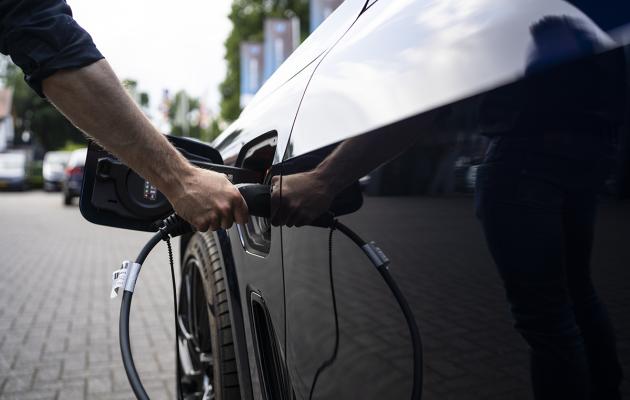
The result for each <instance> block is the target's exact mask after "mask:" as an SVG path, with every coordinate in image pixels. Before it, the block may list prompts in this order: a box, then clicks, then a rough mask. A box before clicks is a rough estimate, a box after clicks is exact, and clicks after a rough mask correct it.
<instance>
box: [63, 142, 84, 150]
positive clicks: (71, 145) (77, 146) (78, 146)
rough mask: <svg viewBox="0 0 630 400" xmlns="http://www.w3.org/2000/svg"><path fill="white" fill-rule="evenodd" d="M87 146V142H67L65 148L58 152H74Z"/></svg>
mask: <svg viewBox="0 0 630 400" xmlns="http://www.w3.org/2000/svg"><path fill="white" fill-rule="evenodd" d="M85 146H87V144H86V143H85V142H80V143H76V142H71V141H67V142H66V144H65V145H64V146H63V147H61V148H59V149H58V150H62V151H74V150H78V149H82V148H84V147H85Z"/></svg>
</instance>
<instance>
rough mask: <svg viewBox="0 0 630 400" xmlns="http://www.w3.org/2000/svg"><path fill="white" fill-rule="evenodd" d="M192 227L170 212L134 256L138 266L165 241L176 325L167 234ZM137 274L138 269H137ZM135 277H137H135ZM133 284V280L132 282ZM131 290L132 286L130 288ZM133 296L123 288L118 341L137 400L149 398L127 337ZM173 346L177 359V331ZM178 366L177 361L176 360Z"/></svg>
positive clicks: (172, 272) (172, 270)
mask: <svg viewBox="0 0 630 400" xmlns="http://www.w3.org/2000/svg"><path fill="white" fill-rule="evenodd" d="M191 230H192V228H191V227H190V225H189V224H188V223H187V222H185V221H184V220H182V219H180V218H179V217H178V216H177V215H175V214H172V215H170V216H169V217H168V218H166V219H164V221H162V226H161V227H160V228H159V231H158V232H157V233H156V234H155V235H153V236H152V237H151V239H149V241H148V242H147V243H146V244H145V245H144V247H143V248H142V250H141V251H140V254H138V257H136V264H140V266H141V265H142V264H143V263H144V261H145V260H146V258H147V256H148V255H149V253H150V252H151V250H153V248H154V247H155V246H156V245H157V244H158V243H159V242H160V241H161V240H164V241H166V244H167V246H168V249H169V261H170V264H171V277H172V279H173V291H174V296H173V303H174V306H175V324H176V326H177V299H176V294H175V293H176V290H175V289H176V288H175V268H174V263H173V251H172V248H171V244H170V240H169V235H170V236H172V237H175V236H178V235H181V234H183V233H186V232H190V231H191ZM138 274H140V271H139V270H138ZM136 278H137V277H136ZM134 284H135V282H134ZM132 290H133V288H132ZM132 296H133V291H129V290H126V289H125V290H124V292H123V298H122V301H121V303H120V320H119V341H120V352H121V355H122V361H123V365H124V367H125V372H126V373H127V379H128V380H129V384H130V385H131V389H132V390H133V393H134V394H135V395H136V398H138V399H139V400H149V396H148V395H147V392H146V390H145V389H144V386H143V385H142V381H141V380H140V376H139V375H138V371H137V370H136V366H135V363H134V361H133V355H132V353H131V341H130V338H129V314H130V312H131V298H132ZM175 337H176V339H175V346H176V354H177V360H176V361H179V348H178V346H177V331H176V333H175ZM177 365H178V366H179V362H177ZM177 385H178V390H177V392H178V396H180V398H181V391H180V390H179V379H178V381H177Z"/></svg>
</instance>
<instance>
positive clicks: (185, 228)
mask: <svg viewBox="0 0 630 400" xmlns="http://www.w3.org/2000/svg"><path fill="white" fill-rule="evenodd" d="M237 187H238V190H239V191H240V193H241V195H242V196H243V198H244V199H245V202H246V203H247V206H248V208H249V212H250V215H254V216H259V217H268V216H269V212H270V209H271V207H270V201H271V200H270V197H271V196H270V188H269V186H267V185H257V184H245V185H237ZM310 225H312V226H318V227H323V228H330V229H331V231H330V236H329V273H330V283H331V289H332V295H333V307H334V313H335V346H334V350H333V355H332V356H331V358H329V359H328V360H326V361H325V362H324V363H323V364H322V365H321V366H320V368H319V369H318V370H317V372H316V374H315V377H314V379H313V384H312V385H311V392H310V396H309V399H310V397H311V396H312V395H313V391H314V389H315V386H316V384H317V380H318V378H319V376H320V374H321V372H323V371H324V370H325V369H326V368H328V367H329V366H330V365H332V363H333V362H334V360H335V359H336V357H337V351H338V349H339V322H338V318H337V303H336V298H335V290H334V280H333V274H332V234H333V231H334V230H338V231H339V232H341V233H343V234H344V235H345V236H347V237H348V238H349V239H350V240H352V242H353V243H355V244H356V245H357V247H359V248H360V249H361V250H362V251H363V252H364V253H365V255H366V256H367V258H368V259H369V260H370V262H371V263H372V265H374V267H375V268H376V270H377V271H378V272H379V274H380V275H381V277H382V278H383V281H384V282H385V284H386V285H387V287H388V288H389V290H390V291H391V293H392V295H393V296H394V298H395V299H396V301H397V303H398V306H399V307H400V310H401V311H402V313H403V315H404V317H405V321H406V322H407V327H408V329H409V334H410V336H411V344H412V348H413V388H412V394H411V399H412V400H420V399H421V398H422V383H423V382H422V381H423V374H422V358H423V355H422V340H421V337H420V331H419V329H418V325H417V324H416V321H415V318H414V316H413V313H412V311H411V308H410V307H409V304H408V303H407V300H406V299H405V296H404V295H403V293H402V291H401V290H400V288H399V287H398V285H397V284H396V282H395V281H394V279H393V278H392V276H391V274H390V273H389V263H390V261H389V258H388V257H387V256H386V255H385V253H384V252H383V251H382V250H381V249H380V248H379V247H378V246H377V245H376V244H375V243H374V242H369V243H368V242H366V241H365V240H363V239H362V238H361V237H360V236H359V235H357V234H356V233H355V232H354V231H352V230H351V229H350V228H348V227H347V226H346V225H344V224H342V223H341V222H339V221H338V220H337V219H335V218H334V215H333V214H332V213H330V212H329V213H326V214H324V215H322V216H321V217H319V218H317V219H316V220H315V221H313V222H312V223H311V224H310ZM192 231H193V229H192V227H191V226H190V224H188V223H187V222H186V221H184V220H183V219H181V218H180V217H178V216H177V215H176V214H172V215H170V216H169V217H168V218H166V219H164V220H163V221H161V223H160V224H159V230H158V232H157V233H155V234H154V235H153V236H152V237H151V239H150V240H149V241H148V242H147V243H146V244H145V245H144V247H143V248H142V250H141V251H140V253H139V254H138V257H136V261H135V262H131V261H125V262H123V265H122V267H121V269H119V270H117V271H114V274H113V275H112V280H113V283H112V294H111V297H112V298H113V297H116V296H117V294H118V291H119V289H123V297H122V302H121V304H120V320H119V337H120V351H121V354H122V361H123V365H124V367H125V371H126V373H127V378H128V379H129V384H130V385H131V388H132V390H133V392H134V394H135V395H136V398H137V399H139V400H149V396H148V395H147V392H146V390H145V389H144V387H143V385H142V382H141V380H140V377H139V375H138V371H137V370H136V367H135V364H134V361H133V355H132V353H131V344H130V339H129V314H130V311H131V299H132V296H133V291H134V289H135V286H136V281H137V279H138V275H139V274H140V269H141V268H142V264H143V263H144V261H145V260H146V258H147V256H148V255H149V253H150V252H151V251H152V250H153V248H154V247H155V246H156V245H157V244H158V243H159V242H160V241H162V240H164V241H166V243H167V246H168V250H169V261H170V265H171V276H172V278H173V298H174V300H173V301H174V309H175V326H176V329H177V299H176V298H175V297H176V288H175V271H174V266H173V252H172V249H171V244H170V238H173V237H176V236H180V235H183V234H185V233H189V232H192ZM175 351H176V360H177V375H178V378H177V396H178V398H179V399H181V391H180V390H179V371H180V370H179V347H178V346H177V340H176V346H175Z"/></svg>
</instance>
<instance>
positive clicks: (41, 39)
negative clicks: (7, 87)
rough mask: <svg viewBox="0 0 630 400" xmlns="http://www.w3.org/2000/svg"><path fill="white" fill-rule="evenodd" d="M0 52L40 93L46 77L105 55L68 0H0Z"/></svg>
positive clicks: (41, 93)
mask: <svg viewBox="0 0 630 400" xmlns="http://www.w3.org/2000/svg"><path fill="white" fill-rule="evenodd" d="M0 52H1V53H3V54H6V55H9V56H11V59H12V60H13V62H14V63H15V64H16V65H18V66H19V67H20V68H21V69H22V71H24V75H25V79H26V82H27V83H28V84H29V85H30V86H31V87H32V88H33V89H34V90H35V91H36V92H37V94H39V95H40V96H41V97H45V96H44V93H43V91H42V81H43V80H44V79H45V78H47V77H49V76H50V75H52V74H54V73H55V72H57V71H59V70H63V69H73V68H80V67H84V66H86V65H89V64H92V63H93V62H95V61H98V60H100V59H102V58H103V55H102V54H101V53H100V52H99V51H98V49H97V48H96V46H95V45H94V42H93V41H92V37H91V36H90V35H89V34H88V33H87V32H86V31H85V30H84V29H83V28H81V27H80V26H79V24H77V22H76V21H75V20H74V19H73V18H72V10H71V9H70V7H69V6H68V5H67V4H66V2H65V0H0Z"/></svg>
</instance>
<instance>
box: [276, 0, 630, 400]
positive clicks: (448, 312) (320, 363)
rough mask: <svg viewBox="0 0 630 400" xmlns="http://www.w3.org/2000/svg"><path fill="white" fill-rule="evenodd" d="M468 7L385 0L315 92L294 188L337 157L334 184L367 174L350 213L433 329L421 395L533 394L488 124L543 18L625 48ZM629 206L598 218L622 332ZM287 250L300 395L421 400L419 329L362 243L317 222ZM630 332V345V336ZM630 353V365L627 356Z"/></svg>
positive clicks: (520, 11)
mask: <svg viewBox="0 0 630 400" xmlns="http://www.w3.org/2000/svg"><path fill="white" fill-rule="evenodd" d="M463 3H464V2H409V1H402V0H401V1H378V2H376V3H374V4H373V5H371V7H370V8H369V9H367V10H366V11H365V12H364V13H363V14H362V16H361V17H360V18H359V19H358V21H357V22H356V23H355V24H354V25H353V27H352V28H351V29H350V31H349V32H348V33H347V34H346V35H344V37H343V38H342V39H341V40H340V41H339V42H338V43H337V44H336V45H335V47H334V48H333V49H332V50H331V51H330V52H329V53H328V54H327V55H326V57H325V58H324V59H323V61H322V62H321V63H320V65H319V66H318V68H317V70H316V71H315V73H314V75H313V78H312V79H311V82H310V83H309V86H308V88H307V90H306V93H305V96H304V99H303V101H302V104H301V106H300V110H299V113H298V115H297V118H296V121H295V124H294V126H293V130H292V133H291V137H290V140H289V144H288V146H287V152H286V153H285V160H284V164H285V173H286V175H285V176H284V177H283V185H284V184H285V183H284V182H286V181H287V177H288V176H289V175H291V174H298V173H302V172H309V171H313V170H314V168H316V167H318V166H321V165H322V164H323V163H324V162H328V163H330V162H332V161H331V160H336V161H337V162H338V165H339V167H338V168H337V169H336V172H335V173H334V175H333V176H335V179H337V178H338V177H339V176H343V175H344V174H350V172H351V171H353V172H356V171H359V172H360V171H364V173H363V174H362V175H360V176H353V177H351V179H350V180H354V181H355V182H357V181H358V184H359V185H360V187H361V188H362V191H363V204H362V206H360V209H359V210H358V211H356V212H354V213H352V214H350V215H344V216H341V217H339V218H340V220H341V221H343V222H344V223H345V224H346V225H348V226H350V227H351V228H352V229H354V230H356V232H358V233H359V234H360V235H361V236H362V237H363V238H364V239H366V240H368V241H370V240H374V241H375V242H376V243H377V244H378V246H379V247H380V248H381V249H382V250H383V251H384V252H385V253H386V255H387V256H388V257H389V259H390V270H391V273H392V275H393V277H394V279H395V281H396V282H398V284H399V286H400V288H401V290H402V292H403V294H404V296H405V297H406V299H407V301H408V302H409V303H410V305H411V308H412V310H413V313H414V314H415V317H416V320H417V321H418V324H419V326H420V330H421V332H422V334H423V340H424V361H425V363H424V383H425V385H424V397H423V398H425V399H444V398H456V399H458V398H497V399H500V398H506V397H509V398H523V399H525V398H531V389H530V383H529V377H528V367H527V358H528V355H527V345H526V343H525V342H524V341H523V340H522V339H521V338H520V337H519V335H518V334H517V332H516V331H515V330H513V329H512V326H511V316H510V314H509V311H508V306H507V302H506V299H505V294H504V290H503V286H502V283H501V279H500V278H499V275H498V273H497V271H496V268H495V265H494V260H493V257H492V256H491V255H490V253H489V251H488V244H487V243H486V240H485V236H484V234H483V232H482V227H481V225H480V223H479V221H478V220H477V218H476V215H475V203H474V196H473V192H474V188H475V185H476V180H477V172H478V165H479V163H480V162H481V160H482V159H483V157H484V154H485V152H486V150H487V147H488V137H487V136H485V135H482V134H481V133H483V130H482V127H481V125H483V124H482V123H481V122H482V121H481V120H483V119H484V118H485V116H482V115H480V114H483V112H485V111H493V112H495V111H496V110H497V108H496V107H497V106H498V105H503V104H505V101H506V100H505V99H506V98H507V99H509V98H510V95H511V94H513V90H514V87H513V86H511V84H512V83H513V82H517V81H519V80H521V79H523V77H524V74H525V72H526V69H527V65H528V63H529V62H530V61H531V46H532V37H531V36H530V28H531V27H532V26H533V25H535V24H536V23H537V22H539V21H541V20H543V19H544V18H545V17H547V16H569V17H572V18H575V19H577V20H579V21H582V23H583V24H584V25H585V26H586V27H587V29H588V30H589V31H590V32H591V33H592V34H593V35H594V36H595V37H597V38H598V40H600V41H601V42H602V43H607V44H608V45H610V46H612V47H614V46H616V45H615V44H612V43H611V41H610V38H609V37H608V36H607V35H606V34H604V32H603V29H602V28H600V27H598V26H596V25H594V24H593V21H592V20H591V19H590V18H589V17H588V16H585V14H584V13H583V11H581V10H579V9H577V8H575V7H573V6H571V5H570V4H568V3H566V2H563V1H553V2H549V1H532V2H521V3H513V4H512V3H510V4H505V5H497V4H496V3H493V4H492V5H490V4H489V3H488V4H486V3H484V2H466V4H463ZM554 54H556V53H554ZM574 56H575V57H578V56H579V54H578V55H574ZM565 61H566V59H562V57H560V58H559V59H557V60H550V62H551V64H550V65H555V64H554V63H556V64H558V65H560V64H562V63H563V62H565ZM525 82H528V81H527V80H525ZM575 84H576V85H578V86H579V85H580V84H581V83H580V82H579V81H578V82H575ZM525 87H527V84H526V85H525ZM506 96H507V97H506ZM497 99H498V100H499V102H498V103H497ZM491 106H492V107H491ZM493 107H494V108H493ZM499 108H500V107H499ZM482 117H483V118H482ZM490 129H499V127H496V126H495V127H491V128H490ZM624 135H625V136H624V137H626V140H627V130H626V132H625V134H624ZM627 151H628V150H627V144H626V148H625V152H626V153H624V154H627ZM343 157H346V158H343ZM624 157H627V155H626V156H624ZM340 158H341V161H340ZM344 160H345V162H344ZM625 163H626V164H624V165H626V167H625V168H626V169H627V161H626V162H625ZM304 177H305V178H306V176H304ZM621 180H622V179H621V178H619V180H617V181H618V182H619V181H621ZM625 182H627V179H626V181H625ZM625 185H626V186H623V185H621V186H623V187H625V188H626V189H624V190H626V191H627V183H626V184H625ZM314 189H315V188H314ZM318 190H321V189H318ZM286 192H287V189H286V188H284V187H283V193H286ZM284 200H287V199H284ZM624 204H625V203H621V204H618V203H617V204H614V205H611V206H609V207H605V208H606V209H605V211H604V215H603V216H602V217H601V219H600V220H598V224H600V225H598V226H601V227H602V229H601V231H598V232H599V234H600V236H599V237H598V240H596V247H595V249H594V253H595V261H594V265H593V268H594V270H597V271H598V272H597V275H598V276H599V277H600V279H601V280H602V282H601V283H602V285H601V287H602V291H603V292H604V293H603V296H604V297H610V298H612V299H614V309H615V313H614V314H615V315H614V317H613V320H614V321H613V322H615V323H617V324H619V325H622V326H624V327H625V325H627V315H628V313H627V310H628V308H629V307H630V304H628V302H627V301H625V300H624V299H623V297H622V296H620V295H619V293H621V292H623V291H624V289H623V288H622V287H623V284H622V283H621V282H623V281H625V277H627V268H623V265H624V263H625V264H627V260H628V259H629V257H630V255H629V254H628V252H627V251H626V250H625V249H623V248H622V247H621V246H619V243H618V241H616V240H615V239H614V238H615V237H619V235H624V237H628V236H630V232H628V226H627V224H625V225H624V226H623V227H621V225H620V224H619V223H617V222H615V221H618V219H619V218H623V216H624V215H627V212H628V210H627V204H625V205H624ZM330 235H332V236H330ZM329 238H332V239H330V241H329ZM282 245H283V249H282V250H283V257H284V274H285V275H284V276H285V297H286V349H287V350H286V352H287V363H288V370H289V376H290V381H291V384H292V386H293V389H294V392H295V394H296V397H297V398H298V399H307V398H308V399H339V398H361V399H383V398H388V399H406V398H409V396H410V393H411V387H412V385H413V377H412V373H413V368H412V356H413V354H412V352H411V342H410V336H409V331H408V328H407V326H406V324H405V320H404V318H403V315H402V313H401V311H400V309H399V307H398V305H397V303H396V301H395V300H394V298H393V296H392V294H391V292H390V291H389V290H388V289H387V286H386V285H385V284H384V282H383V281H382V280H381V277H380V276H379V274H378V273H377V271H376V270H375V269H374V268H373V267H372V265H371V263H370V262H369V260H368V259H367V258H366V257H365V254H364V253H363V252H362V251H361V249H359V248H357V247H356V246H355V245H354V244H353V243H352V242H351V241H350V240H348V239H347V238H346V237H344V236H343V235H341V234H340V233H339V232H332V233H331V232H330V231H329V230H327V229H323V228H317V227H300V228H286V229H283V235H282ZM331 260H332V261H331ZM605 277H607V278H605ZM615 293H617V294H615ZM623 310H625V311H623ZM618 333H619V334H620V336H621V339H620V340H622V341H623V343H627V341H628V337H629V336H628V331H627V329H625V328H624V330H622V331H620V332H618ZM621 357H622V358H623V360H625V361H624V362H626V363H627V362H628V354H627V352H625V354H622V355H621Z"/></svg>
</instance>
